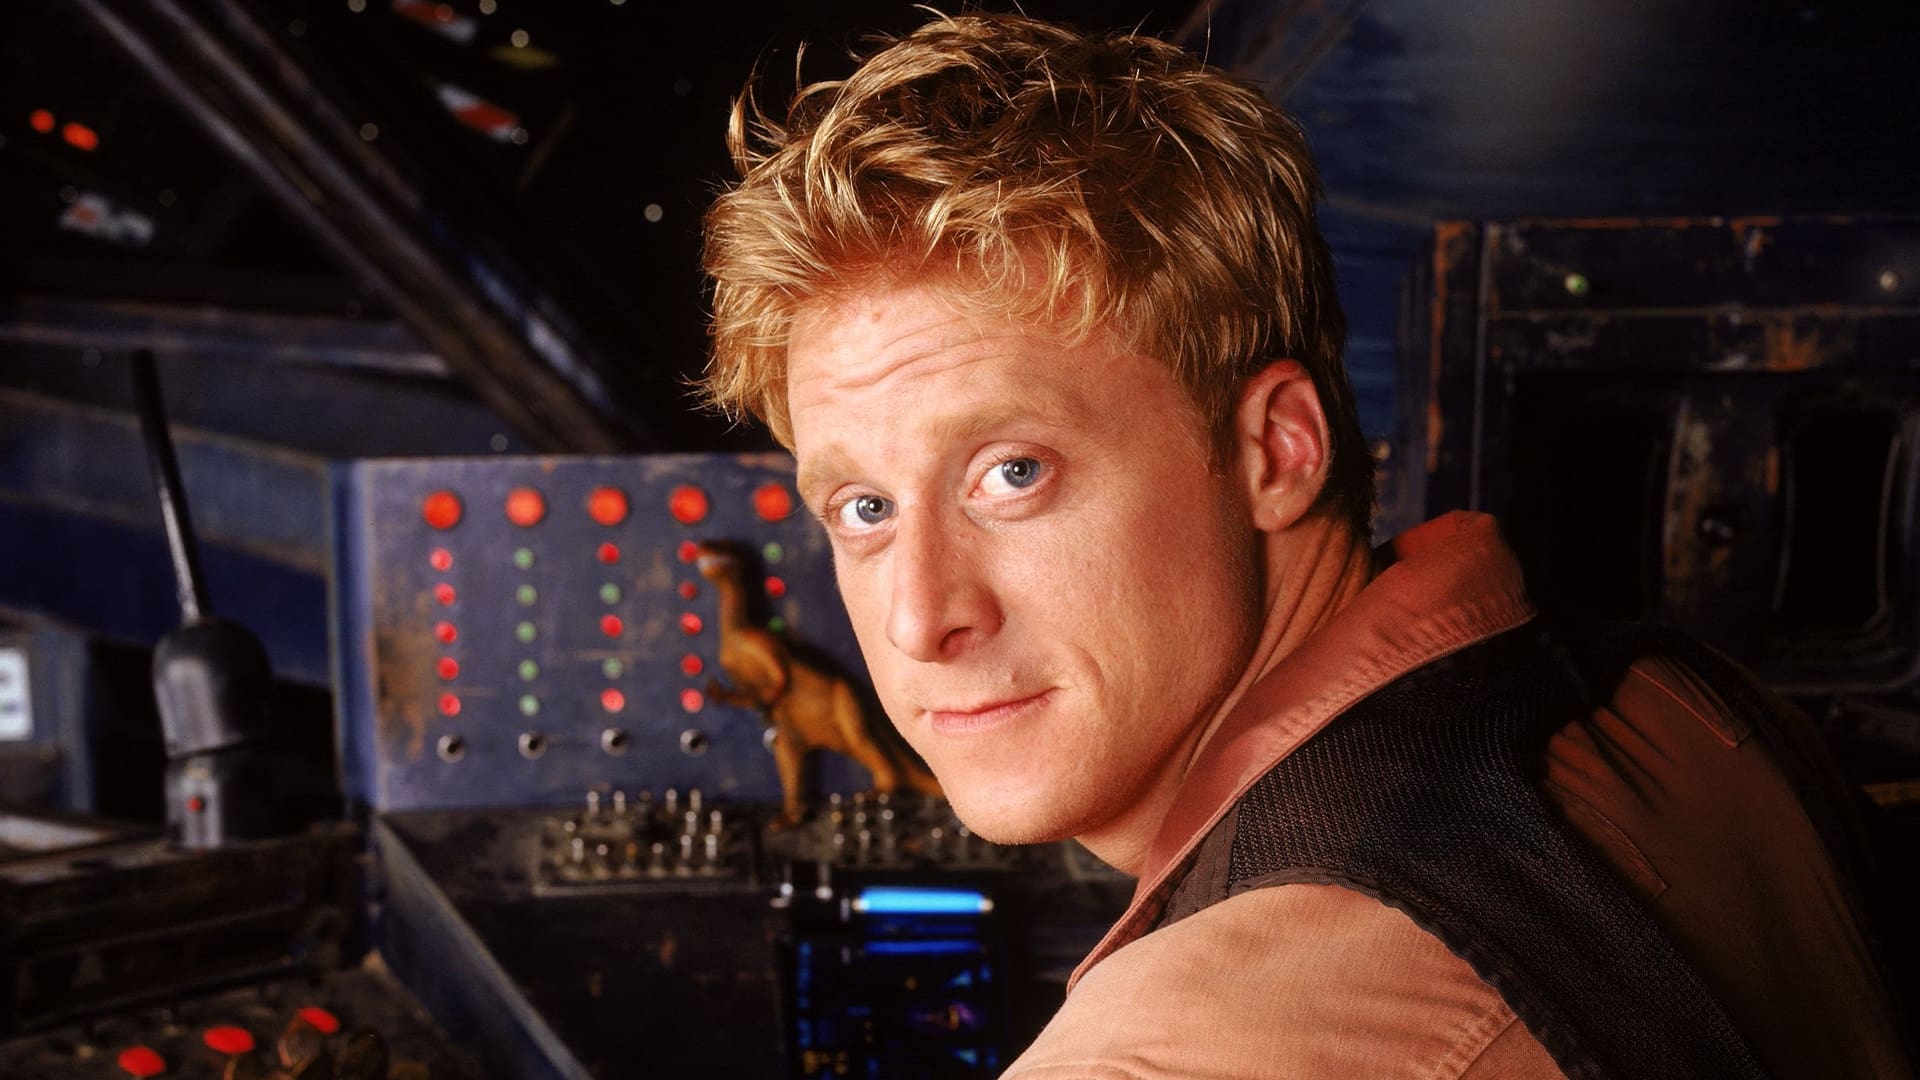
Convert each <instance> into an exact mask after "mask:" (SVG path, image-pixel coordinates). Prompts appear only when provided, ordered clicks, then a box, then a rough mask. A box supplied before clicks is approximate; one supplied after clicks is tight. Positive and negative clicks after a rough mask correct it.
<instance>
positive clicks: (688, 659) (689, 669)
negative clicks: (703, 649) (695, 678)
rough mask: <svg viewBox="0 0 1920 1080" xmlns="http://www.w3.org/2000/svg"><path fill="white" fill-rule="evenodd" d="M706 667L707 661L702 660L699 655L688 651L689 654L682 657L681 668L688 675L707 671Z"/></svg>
mask: <svg viewBox="0 0 1920 1080" xmlns="http://www.w3.org/2000/svg"><path fill="white" fill-rule="evenodd" d="M706 668H707V665H706V663H705V661H703V660H701V659H700V658H699V657H697V656H695V655H693V654H692V653H688V654H687V655H685V656H683V657H681V658H680V670H681V672H682V673H684V674H686V675H698V674H700V673H701V672H702V671H705V670H706Z"/></svg>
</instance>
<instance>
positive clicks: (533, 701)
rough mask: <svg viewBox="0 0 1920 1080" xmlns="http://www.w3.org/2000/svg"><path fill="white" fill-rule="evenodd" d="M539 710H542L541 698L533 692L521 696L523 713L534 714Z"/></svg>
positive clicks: (526, 714)
mask: <svg viewBox="0 0 1920 1080" xmlns="http://www.w3.org/2000/svg"><path fill="white" fill-rule="evenodd" d="M539 711H540V699H539V698H537V697H534V696H533V695H532V694H526V695H524V696H522V697H521V698H520V712H521V715H523V716H532V715H533V714H534V713H537V712H539Z"/></svg>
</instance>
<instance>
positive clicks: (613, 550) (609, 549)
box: [593, 544, 620, 566]
mask: <svg viewBox="0 0 1920 1080" xmlns="http://www.w3.org/2000/svg"><path fill="white" fill-rule="evenodd" d="M593 555H594V557H595V558H597V559H599V560H600V561H601V562H603V563H606V564H607V565H608V566H612V565H613V564H614V563H617V562H619V561H620V549H619V548H618V547H617V546H615V545H613V544H601V545H600V550H598V551H596V552H594V553H593Z"/></svg>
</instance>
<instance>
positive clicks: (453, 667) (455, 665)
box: [433, 656, 460, 682]
mask: <svg viewBox="0 0 1920 1080" xmlns="http://www.w3.org/2000/svg"><path fill="white" fill-rule="evenodd" d="M433 671H434V674H436V675H438V676H440V677H441V678H442V679H444V680H446V681H447V682H452V681H453V680H455V679H457V678H459V677H460V661H458V660H455V659H454V658H453V657H451V656H443V657H441V658H440V659H438V660H436V661H434V664H433Z"/></svg>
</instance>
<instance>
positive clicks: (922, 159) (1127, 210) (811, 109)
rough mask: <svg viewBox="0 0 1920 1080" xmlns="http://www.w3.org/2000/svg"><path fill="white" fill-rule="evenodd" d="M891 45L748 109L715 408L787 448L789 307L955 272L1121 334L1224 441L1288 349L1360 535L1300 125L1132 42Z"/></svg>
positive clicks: (1247, 93) (1041, 35) (713, 383)
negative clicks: (776, 110)
mask: <svg viewBox="0 0 1920 1080" xmlns="http://www.w3.org/2000/svg"><path fill="white" fill-rule="evenodd" d="M880 46H881V47H880V48H878V50H877V51H874V52H872V53H871V54H870V55H868V56H867V57H866V58H865V59H864V60H863V61H862V62H861V64H860V66H859V67H858V69H857V70H856V71H855V72H854V73H853V74H852V75H851V76H849V77H848V78H846V79H845V80H839V81H823V82H815V83H812V84H803V85H802V86H801V87H800V88H799V90H798V91H797V92H796V93H795V94H794V96H793V98H792V100H791V101H790V102H789V104H788V107H787V110H786V115H785V117H784V119H776V118H774V117H771V116H769V115H768V114H767V113H766V112H764V111H763V110H762V109H760V108H759V107H758V106H757V104H756V103H755V101H754V99H753V95H752V87H751V84H750V85H749V89H748V92H746V93H744V94H742V95H741V97H740V98H739V99H738V100H736V101H735V103H734V110H733V118H732V123H731V125H730V128H729V131H728V144H729V147H730V148H731V150H732V152H733V158H734V162H735V164H736V165H737V166H738V168H739V170H740V174H741V180H740V181H739V182H738V183H737V184H735V185H734V186H732V187H731V188H730V189H728V190H727V191H725V192H724V193H722V194H721V195H720V196H719V198H718V199H717V200H716V201H715V203H714V205H713V207H712V209H711V210H710V211H709V212H708V214H707V218H706V251H705V265H706V270H707V272H708V274H710V275H711V276H712V278H713V282H714V285H713V325H712V334H713V356H712V359H711V361H710V362H709V364H708V367H707V372H706V376H705V379H704V382H703V390H704V392H705V394H706V397H707V399H708V400H709V401H710V402H711V403H713V404H715V405H717V406H719V407H720V408H721V409H723V410H725V411H726V412H727V413H728V414H729V415H731V416H734V417H736V418H737V417H738V416H740V415H741V414H742V413H743V412H750V413H752V414H754V415H756V416H758V417H760V419H761V420H763V421H764V422H765V423H766V424H767V426H768V428H769V429H771V431H772V433H773V435H774V437H775V438H776V439H779V440H780V441H781V443H783V444H785V445H789V446H790V445H791V444H792V443H791V438H792V428H791V423H790V420H789V417H788V414H787V403H786V349H787V336H788V332H789V328H790V327H791V324H792V321H793V317H794V314H795V312H796V311H797V310H798V309H799V308H801V307H802V306H805V305H807V304H809V303H811V302H814V301H816V300H821V299H825V298H831V297H832V296H834V295H835V294H836V293H839V292H843V291H845V290H849V289H852V288H855V287H859V286H863V285H867V284H871V283H873V282H874V281H876V279H877V280H880V281H883V282H902V283H904V282H909V281H913V280H917V279H922V278H926V277H948V278H951V279H953V280H956V281H959V282H965V283H968V285H969V290H970V292H971V293H972V294H973V296H974V298H975V300H976V301H978V302H979V303H980V304H982V305H983V307H989V308H990V309H991V310H993V311H995V312H998V313H1000V314H1002V315H1005V316H1007V317H1010V318H1014V319H1019V320H1035V321H1044V322H1046V323H1049V324H1051V325H1052V326H1053V328H1055V329H1057V330H1060V331H1063V332H1065V333H1067V334H1070V335H1076V334H1077V335H1084V334H1087V333H1090V332H1092V331H1093V330H1095V329H1096V328H1099V327H1116V328H1119V329H1120V332H1121V334H1122V337H1123V338H1124V339H1125V340H1126V341H1127V343H1128V344H1129V345H1131V346H1132V347H1134V348H1136V349H1138V350H1139V351H1141V352H1143V353H1146V354H1147V355H1150V356H1154V357H1157V358H1159V359H1160V360H1161V361H1162V362H1164V363H1166V364H1167V365H1168V367H1169V369H1170V370H1171V371H1172V373H1173V375H1174V377H1175V378H1176V379H1177V380H1178V381H1179V383H1180V384H1181V385H1182V386H1183V387H1184V388H1185V389H1186V391H1187V393H1188V394H1189V395H1190V396H1191V398H1192V399H1193V402H1194V404H1195V405H1196V407H1197V408H1198V410H1199V412H1200V415H1201V416H1202V417H1203V418H1204V419H1205V420H1206V421H1207V423H1208V425H1209V427H1211V428H1212V429H1213V431H1214V433H1215V438H1216V447H1217V448H1221V449H1224V447H1225V446H1226V445H1227V439H1228V437H1229V433H1230V430H1231V422H1232V417H1233V412H1234V406H1235V403H1236V401H1237V398H1238V393H1239V390H1240V388H1241V385H1242V384H1243V382H1244V380H1245V379H1246V378H1247V377H1249V376H1250V375H1252V374H1254V373H1255V372H1257V371H1259V370H1260V369H1262V368H1263V367H1265V366H1266V365H1267V364H1268V363H1269V362H1271V361H1272V360H1274V359H1278V358H1282V357H1291V358H1293V359H1295V360H1298V361H1299V362H1300V363H1301V364H1302V365H1303V366H1304V367H1305V368H1306V369H1307V370H1308V371H1309V372H1310V373H1311V374H1312V377H1313V381H1314V385H1315V387H1316V389H1317V390H1318V392H1319V395H1320V401H1321V404H1322V407H1323V408H1324V409H1325V410H1326V413H1327V421H1328V424H1329V425H1330V427H1331V428H1332V433H1333V439H1332V441H1333V463H1332V466H1331V470H1330V473H1329V477H1328V482H1327V487H1326V490H1325V492H1324V493H1323V494H1322V499H1323V501H1331V502H1333V503H1334V504H1336V505H1337V506H1338V507H1339V508H1341V509H1342V510H1343V511H1344V512H1345V513H1346V514H1347V515H1348V516H1349V517H1350V518H1351V519H1352V520H1353V521H1354V522H1355V523H1356V524H1357V525H1358V526H1359V528H1360V530H1361V532H1362V534H1363V535H1364V534H1365V532H1366V531H1367V526H1368V522H1369V519H1370V517H1371V514H1372V507H1373V459H1372V457H1371V456H1370V455H1369V454H1368V452H1367V447H1366V445H1365V441H1364V438H1363V437H1362V435H1361V433H1360V425H1359V420H1358V417H1357V414H1356V412H1355V409H1354V401H1353V391H1352V388H1351V386H1350V385H1349V384H1348V382H1347V377H1346V372H1345V370H1344V368H1343V366H1342V364H1341V353H1342V350H1343V348H1344V346H1345V340H1346V318H1345V316H1344V315H1343V314H1342V312H1341V310H1340V302H1339V299H1338V298H1337V297H1336V295H1335V293H1334V275H1333V264H1332V260H1331V257H1330V256H1329V254H1328V252H1327V248H1326V244H1325V241H1324V240H1322V239H1321V236H1320V233H1319V229H1318V227H1317V225H1316V224H1315V219H1314V203H1315V201H1316V200H1317V199H1318V198H1319V197H1320V181H1319V178H1318V176H1317V174H1316V173H1315V170H1314V165H1313V159H1312V156H1311V154H1310V153H1309V151H1308V149H1307V144H1306V138H1305V136H1304V135H1303V134H1302V133H1301V131H1300V128H1299V126H1298V125H1297V124H1295V123H1294V121H1293V120H1292V119H1291V118H1290V117H1289V116H1287V115H1286V114H1285V113H1284V112H1282V111H1281V110H1280V109H1278V108H1276V107H1275V106H1274V105H1273V104H1272V103H1270V102H1269V101H1267V99H1266V98H1265V97H1264V96H1263V95H1262V94H1261V93H1260V92H1259V91H1257V90H1255V89H1254V88H1252V87H1250V86H1248V85H1246V84H1244V83H1241V82H1239V81H1237V80H1235V79H1233V78H1231V77H1230V76H1228V75H1226V74H1225V73H1224V72H1221V71H1219V70H1217V69H1213V68H1209V67H1208V66H1206V65H1205V64H1203V63H1202V62H1200V61H1199V60H1198V59H1197V58H1195V57H1193V56H1192V55H1190V54H1188V53H1186V52H1184V51H1183V50H1181V49H1179V48H1177V47H1175V46H1173V45H1170V44H1168V43H1167V42H1164V41H1160V40H1158V39H1156V38H1152V37H1147V36H1143V35H1138V34H1111V35H1106V36H1089V35H1083V34H1081V33H1079V32H1076V31H1073V30H1069V29H1066V28H1064V27H1059V26H1055V25H1052V24H1048V23H1044V22H1040V21H1037V20H1034V19H1030V18H1026V17H1024V16H1011V15H985V14H973V15H962V16H955V17H946V16H941V17H937V18H936V19H934V20H933V21H931V22H929V23H928V24H927V25H925V26H923V27H921V28H920V29H919V30H917V31H915V32H913V33H912V34H910V35H908V36H906V37H904V38H899V39H882V40H881V42H880Z"/></svg>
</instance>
